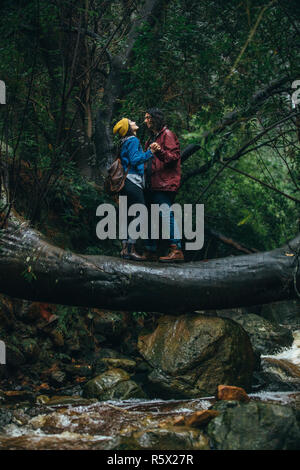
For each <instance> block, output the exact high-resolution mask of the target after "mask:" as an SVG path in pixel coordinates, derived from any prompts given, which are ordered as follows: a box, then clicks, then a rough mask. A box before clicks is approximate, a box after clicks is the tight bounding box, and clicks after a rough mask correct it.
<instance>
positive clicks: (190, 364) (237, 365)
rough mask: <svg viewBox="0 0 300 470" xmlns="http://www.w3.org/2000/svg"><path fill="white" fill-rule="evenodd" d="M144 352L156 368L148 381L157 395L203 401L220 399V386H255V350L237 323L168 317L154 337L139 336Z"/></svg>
mask: <svg viewBox="0 0 300 470" xmlns="http://www.w3.org/2000/svg"><path fill="white" fill-rule="evenodd" d="M138 348H139V351H140V353H141V354H142V356H143V357H144V358H145V359H146V361H147V362H148V363H150V365H151V366H152V367H153V371H152V372H151V373H150V375H149V376H148V378H149V380H150V383H151V384H152V393H153V395H154V396H158V395H159V396H161V397H162V398H171V397H174V398H183V397H186V398H193V397H203V396H208V395H212V394H215V392H216V389H217V386H218V385H219V384H224V385H235V386H240V387H243V388H245V389H246V390H249V389H250V387H251V380H252V373H253V369H254V354H253V349H252V346H251V343H250V340H249V337H248V335H247V333H246V332H245V331H244V330H243V328H241V326H240V325H238V324H237V323H236V322H234V321H232V320H229V319H224V318H217V317H206V316H203V315H196V314H187V315H181V316H179V317H173V316H170V315H167V316H163V317H161V318H160V320H159V323H158V326H157V328H156V329H155V331H154V332H153V333H150V334H147V335H144V336H140V337H139V340H138Z"/></svg>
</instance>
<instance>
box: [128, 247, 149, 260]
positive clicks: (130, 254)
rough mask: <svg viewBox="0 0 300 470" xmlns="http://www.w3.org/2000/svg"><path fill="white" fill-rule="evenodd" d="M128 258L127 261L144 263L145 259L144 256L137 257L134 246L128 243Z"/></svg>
mask: <svg viewBox="0 0 300 470" xmlns="http://www.w3.org/2000/svg"><path fill="white" fill-rule="evenodd" d="M128 257H129V259H132V260H133V261H146V257H145V256H142V255H139V254H138V253H137V252H136V251H135V245H134V243H130V244H129V245H128Z"/></svg>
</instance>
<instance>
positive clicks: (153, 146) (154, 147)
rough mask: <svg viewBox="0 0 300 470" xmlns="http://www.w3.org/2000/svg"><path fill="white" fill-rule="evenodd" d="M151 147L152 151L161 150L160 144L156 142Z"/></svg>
mask: <svg viewBox="0 0 300 470" xmlns="http://www.w3.org/2000/svg"><path fill="white" fill-rule="evenodd" d="M150 149H151V151H152V152H157V151H159V150H161V148H160V145H158V144H157V143H156V142H153V144H151V145H150Z"/></svg>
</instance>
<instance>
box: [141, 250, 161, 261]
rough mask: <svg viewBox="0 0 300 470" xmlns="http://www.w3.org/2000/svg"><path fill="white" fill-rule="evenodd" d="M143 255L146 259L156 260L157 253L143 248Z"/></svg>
mask: <svg viewBox="0 0 300 470" xmlns="http://www.w3.org/2000/svg"><path fill="white" fill-rule="evenodd" d="M143 256H144V257H145V258H146V261H158V255H157V253H156V251H149V250H145V251H144V253H143Z"/></svg>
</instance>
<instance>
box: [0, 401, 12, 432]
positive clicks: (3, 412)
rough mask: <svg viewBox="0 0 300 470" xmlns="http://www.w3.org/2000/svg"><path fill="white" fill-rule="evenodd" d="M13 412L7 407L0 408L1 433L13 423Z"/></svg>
mask: <svg viewBox="0 0 300 470" xmlns="http://www.w3.org/2000/svg"><path fill="white" fill-rule="evenodd" d="M12 419H13V412H12V411H11V410H9V409H7V408H5V407H3V408H2V407H0V431H2V430H3V428H4V427H5V426H6V425H7V424H10V423H11V422H12Z"/></svg>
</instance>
